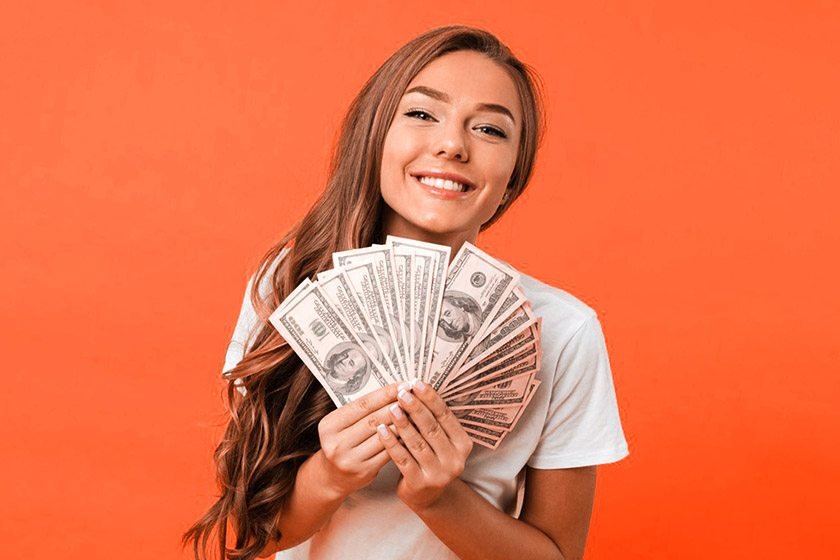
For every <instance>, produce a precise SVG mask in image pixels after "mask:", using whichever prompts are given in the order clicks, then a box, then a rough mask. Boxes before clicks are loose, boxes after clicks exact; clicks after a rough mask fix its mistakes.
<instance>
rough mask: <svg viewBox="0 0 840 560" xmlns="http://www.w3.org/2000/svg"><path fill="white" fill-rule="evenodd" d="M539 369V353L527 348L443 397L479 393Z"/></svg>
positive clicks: (444, 394)
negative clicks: (480, 390) (486, 388)
mask: <svg viewBox="0 0 840 560" xmlns="http://www.w3.org/2000/svg"><path fill="white" fill-rule="evenodd" d="M539 368H540V355H539V351H538V350H536V349H533V348H532V347H526V348H525V349H524V350H523V351H522V352H521V353H519V354H515V355H513V356H511V357H509V358H506V359H505V360H503V361H502V362H501V363H499V364H497V365H495V366H492V367H490V368H488V369H487V370H485V371H483V372H482V373H481V374H479V375H476V376H475V377H473V378H471V379H469V380H467V381H465V382H464V383H463V384H461V385H458V386H457V387H452V388H450V389H449V390H447V391H446V392H445V393H443V394H442V395H441V396H442V397H443V398H444V399H446V398H451V397H452V396H456V395H462V394H464V393H469V392H472V391H477V390H479V389H481V388H482V387H489V386H491V385H495V384H496V383H499V382H501V381H504V380H506V379H510V378H512V377H517V376H519V375H522V374H524V373H527V372H531V371H536V370H539Z"/></svg>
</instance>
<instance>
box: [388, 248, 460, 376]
mask: <svg viewBox="0 0 840 560" xmlns="http://www.w3.org/2000/svg"><path fill="white" fill-rule="evenodd" d="M387 243H388V245H390V246H391V247H392V250H393V252H394V253H395V254H399V255H404V254H409V253H414V254H420V255H427V256H429V257H430V258H431V270H430V275H429V285H428V286H427V289H428V298H427V300H428V309H427V310H426V312H425V314H424V313H422V312H421V313H420V314H419V316H420V318H422V317H423V316H424V315H425V318H426V320H425V323H424V324H423V327H422V337H421V338H420V340H421V351H420V355H421V359H420V372H419V373H418V377H419V378H421V379H428V378H429V368H430V367H431V365H432V360H431V358H432V346H433V344H434V341H435V338H436V337H435V336H433V333H434V330H435V325H437V324H438V320H439V319H440V306H441V302H442V301H443V290H444V287H445V285H446V269H447V268H448V266H449V257H450V252H451V249H450V248H449V246H448V245H436V244H434V243H426V242H424V241H417V240H415V239H406V238H402V237H396V236H393V235H389V236H388V238H387Z"/></svg>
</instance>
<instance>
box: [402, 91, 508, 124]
mask: <svg viewBox="0 0 840 560" xmlns="http://www.w3.org/2000/svg"><path fill="white" fill-rule="evenodd" d="M414 92H417V93H422V94H423V95H428V96H429V97H431V98H433V99H437V100H438V101H443V102H444V103H449V102H450V98H449V95H447V94H446V93H444V92H442V91H438V90H436V89H434V88H430V87H429V86H414V87H413V88H411V89H409V90H407V91H406V92H405V95H408V94H409V93H414ZM476 108H477V109H478V110H479V111H490V112H492V113H500V114H502V115H505V116H507V117H508V118H509V119H510V120H512V121H513V123H514V124H516V119H515V118H513V113H511V112H510V109H508V108H507V107H505V106H504V105H499V104H498V103H479V104H478V105H476Z"/></svg>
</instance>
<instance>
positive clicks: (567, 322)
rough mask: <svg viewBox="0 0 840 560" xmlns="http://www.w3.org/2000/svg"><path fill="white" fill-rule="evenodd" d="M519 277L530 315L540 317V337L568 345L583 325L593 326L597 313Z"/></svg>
mask: <svg viewBox="0 0 840 560" xmlns="http://www.w3.org/2000/svg"><path fill="white" fill-rule="evenodd" d="M519 274H520V286H521V287H522V289H523V290H524V292H525V295H526V296H527V298H528V301H530V303H531V308H532V310H533V312H534V315H536V316H538V317H542V331H543V334H544V336H549V337H550V339H551V340H554V341H559V340H563V341H568V340H569V339H570V338H572V336H574V335H575V333H577V332H578V331H579V330H581V328H583V327H584V326H585V325H587V324H593V323H597V321H598V314H597V312H596V311H595V310H594V309H593V308H592V307H590V306H589V305H588V304H587V303H585V302H584V301H583V300H581V299H579V298H577V297H576V296H574V295H572V294H570V293H569V292H567V291H565V290H562V289H560V288H557V287H555V286H551V285H549V284H546V283H545V282H542V281H540V280H537V279H536V278H534V277H532V276H529V275H527V274H523V273H521V272H520V273H519Z"/></svg>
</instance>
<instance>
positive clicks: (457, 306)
mask: <svg viewBox="0 0 840 560" xmlns="http://www.w3.org/2000/svg"><path fill="white" fill-rule="evenodd" d="M518 280H519V274H518V273H517V272H516V271H514V270H512V269H510V268H508V267H507V266H505V265H502V264H501V263H499V262H498V261H496V260H495V259H493V258H492V257H490V256H489V255H487V254H486V253H485V252H484V251H482V250H481V249H479V248H478V247H476V246H474V245H472V244H471V243H464V244H463V245H462V246H461V249H460V250H459V251H458V253H457V254H456V255H455V258H453V259H452V262H451V263H450V265H449V271H448V274H447V278H446V286H445V288H444V293H443V301H442V302H441V312H440V319H439V320H438V324H437V328H436V329H435V333H434V334H435V337H436V339H435V342H434V346H433V349H432V363H431V374H430V377H429V379H428V381H429V383H430V384H431V385H432V386H433V387H434V388H435V389H438V388H440V386H441V385H442V384H443V383H444V381H445V380H446V378H447V376H448V375H449V374H450V373H452V370H453V368H454V366H455V364H456V363H457V362H458V360H459V359H460V358H461V356H462V355H463V354H464V352H465V351H466V349H467V347H468V346H469V344H470V343H471V342H472V340H473V338H474V337H475V336H476V334H477V333H478V332H479V329H480V328H481V325H482V324H483V323H484V322H485V321H486V320H487V318H488V317H495V315H496V313H497V312H498V310H499V307H500V306H501V305H502V304H503V303H504V302H505V299H506V298H507V296H508V295H509V294H510V292H511V291H512V290H513V288H514V287H515V285H516V283H517V282H518Z"/></svg>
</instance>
